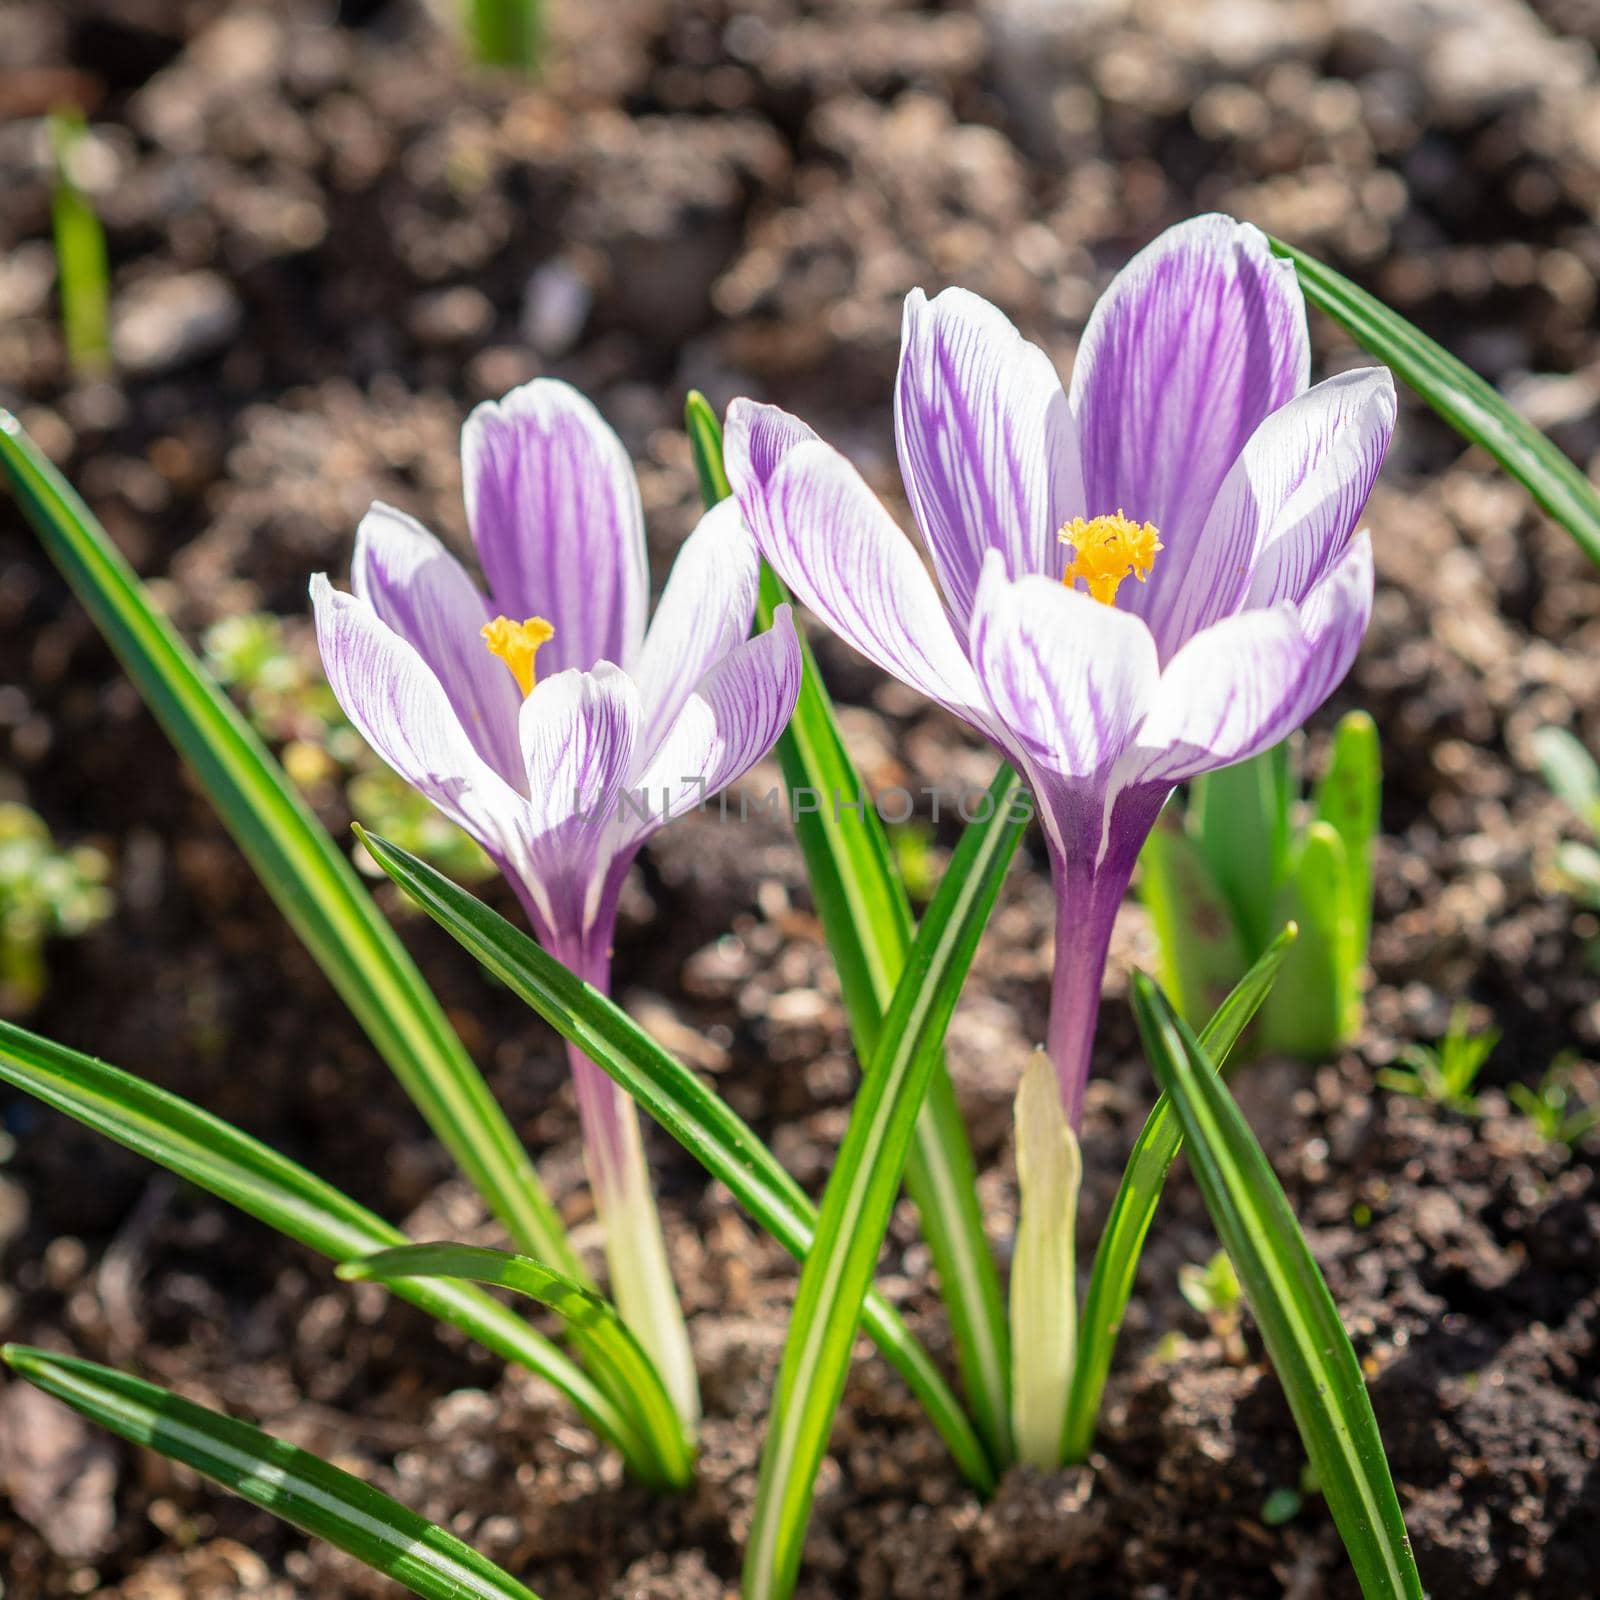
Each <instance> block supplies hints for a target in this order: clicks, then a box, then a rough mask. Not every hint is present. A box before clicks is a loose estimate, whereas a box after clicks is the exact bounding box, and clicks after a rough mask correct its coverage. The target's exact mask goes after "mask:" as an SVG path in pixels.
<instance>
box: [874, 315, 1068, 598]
mask: <svg viewBox="0 0 1600 1600" xmlns="http://www.w3.org/2000/svg"><path fill="white" fill-rule="evenodd" d="M895 440H896V443H897V445H898V447H899V452H900V471H901V474H902V475H903V477H904V478H905V485H906V495H907V497H908V498H909V500H910V501H911V509H912V511H913V513H914V514H915V516H916V519H917V526H918V527H919V528H921V530H922V537H923V539H924V541H925V542H926V543H927V546H928V549H929V551H930V552H931V553H932V556H933V565H934V571H935V572H936V573H937V574H938V578H939V582H940V585H941V586H942V587H943V589H944V594H945V599H946V601H947V602H948V604H949V607H950V610H951V612H952V613H953V614H954V616H955V618H956V620H957V623H958V625H959V626H961V627H962V628H963V629H965V627H966V626H967V624H968V621H969V619H970V617H971V613H972V605H973V601H974V599H975V598H976V595H977V590H978V579H979V575H980V573H981V572H982V570H983V563H984V554H985V552H986V551H989V550H998V551H999V552H1000V554H1001V556H1002V557H1003V558H1004V561H1005V571H1006V573H1007V575H1008V576H1010V577H1013V578H1020V577H1022V576H1023V575H1024V574H1025V573H1043V574H1046V575H1048V576H1053V577H1059V576H1060V572H1061V566H1062V561H1061V551H1060V547H1059V546H1058V544H1057V542H1056V533H1057V531H1058V530H1059V529H1060V527H1061V525H1062V523H1064V522H1066V521H1068V520H1069V519H1070V518H1072V517H1074V516H1077V515H1079V514H1080V513H1081V511H1082V509H1083V477H1082V473H1081V471H1080V469H1079V465H1078V441H1077V430H1076V428H1075V427H1074V425H1073V421H1072V415H1071V412H1070V410H1069V408H1068V406H1067V397H1066V393H1065V391H1064V390H1063V389H1062V387H1061V379H1060V378H1059V377H1058V376H1057V374H1056V370H1055V368H1054V367H1053V366H1052V365H1051V364H1050V358H1049V357H1048V356H1047V355H1045V353H1044V351H1042V350H1041V349H1039V348H1038V346H1036V345H1033V344H1030V343H1028V341H1027V340H1025V339H1024V338H1023V337H1022V335H1021V334H1019V333H1018V332H1017V330H1016V329H1015V328H1014V327H1013V326H1012V324H1011V322H1010V319H1009V318H1007V317H1006V316H1005V315H1004V314H1003V313H1002V312H1000V311H999V310H997V309H996V308H995V307H994V306H992V305H990V304H989V302H988V301H987V300H982V299H980V298H979V297H978V296H977V295H975V294H969V293H968V292H967V291H966V290H964V289H946V290H945V291H944V292H943V293H942V294H940V295H937V296H935V297H934V299H932V300H929V299H928V298H927V297H926V296H925V295H924V294H923V292H922V290H920V289H913V290H912V291H911V293H910V294H909V295H907V296H906V305H905V318H904V322H903V325H902V333H901V347H900V372H899V376H898V378H897V379H896V382H895Z"/></svg>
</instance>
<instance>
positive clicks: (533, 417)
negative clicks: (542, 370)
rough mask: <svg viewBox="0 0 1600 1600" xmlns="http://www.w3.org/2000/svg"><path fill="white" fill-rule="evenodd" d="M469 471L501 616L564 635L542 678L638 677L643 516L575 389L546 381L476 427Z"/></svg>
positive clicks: (604, 431)
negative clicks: (615, 672)
mask: <svg viewBox="0 0 1600 1600" xmlns="http://www.w3.org/2000/svg"><path fill="white" fill-rule="evenodd" d="M461 471H462V477H463V487H464V490H465V493H466V500H467V518H468V521H469V522H470V523H471V525H472V537H473V541H474V543H475V544H476V545H477V547H478V559H479V561H480V562H482V564H483V571H484V576H485V577H486V578H487V579H488V580H489V590H490V593H491V595H492V596H493V602H494V606H495V609H496V610H497V611H500V612H504V613H505V614H506V615H507V616H509V617H511V618H512V619H513V620H514V621H517V622H521V621H524V620H526V619H527V618H528V617H535V616H538V617H543V618H544V619H545V620H546V621H547V622H549V623H551V624H552V625H553V626H554V628H555V630H556V631H555V637H554V638H553V639H552V640H551V641H550V642H549V643H548V644H547V645H545V646H544V647H543V649H542V650H541V651H540V655H539V666H540V668H541V670H542V671H543V672H546V673H555V672H563V671H566V670H567V669H569V668H572V667H576V668H578V669H579V670H580V671H587V670H588V669H589V668H590V667H592V666H594V664H595V663H596V662H597V661H613V662H615V663H617V665H619V666H622V667H628V666H631V665H632V663H633V661H634V659H635V657H636V656H637V655H638V653H639V646H640V642H641V641H642V639H643V638H644V619H645V608H646V605H647V603H648V600H649V594H650V574H649V570H648V567H647V565H646V559H645V541H644V513H643V511H642V509H641V507H640V503H639V485H638V482H637V481H636V479H635V478H634V474H633V465H632V463H631V462H630V461H629V460H628V455H627V452H626V451H625V450H624V449H623V448H622V441H621V440H620V439H619V438H618V437H617V436H616V434H615V433H614V432H612V430H611V428H610V427H608V426H607V424H606V422H605V421H604V419H603V418H602V417H601V415H600V413H599V412H598V411H596V410H595V408H594V407H593V405H591V404H590V403H589V401H588V400H586V399H585V398H584V397H583V396H582V395H581V394H579V393H578V391H577V390H576V389H573V388H572V387H570V386H569V385H568V384H565V383H561V382H558V381H557V380H555V379H553V378H537V379H535V380H534V381H533V382H532V383H528V384H524V385H523V387H522V388H520V389H513V390H512V391H511V393H510V394H508V395H507V396H506V397H505V398H504V399H503V400H501V401H498V402H493V401H489V402H485V403H484V404H483V405H480V406H479V407H477V409H476V410H474V411H473V413H472V415H471V416H470V417H468V418H467V423H466V427H465V428H463V430H462V433H461Z"/></svg>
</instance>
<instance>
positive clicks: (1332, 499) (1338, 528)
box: [1244, 367, 1395, 606]
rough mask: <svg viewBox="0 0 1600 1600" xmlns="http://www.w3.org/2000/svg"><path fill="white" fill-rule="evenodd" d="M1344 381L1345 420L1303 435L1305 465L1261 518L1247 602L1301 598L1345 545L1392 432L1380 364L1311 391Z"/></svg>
mask: <svg viewBox="0 0 1600 1600" xmlns="http://www.w3.org/2000/svg"><path fill="white" fill-rule="evenodd" d="M1347 383H1348V393H1349V399H1350V400H1351V401H1352V402H1353V403H1352V404H1350V405H1349V407H1348V413H1349V414H1348V418H1347V421H1346V422H1345V423H1344V425H1342V426H1341V427H1340V428H1339V429H1338V431H1337V433H1336V434H1334V435H1333V436H1332V437H1331V438H1329V437H1328V436H1327V435H1321V436H1319V437H1314V438H1309V439H1306V440H1304V441H1303V448H1304V449H1305V453H1306V456H1307V461H1306V465H1305V469H1304V471H1303V473H1302V474H1301V476H1300V478H1299V481H1298V482H1295V483H1294V484H1293V488H1292V490H1291V492H1290V493H1289V494H1288V495H1286V496H1285V498H1284V500H1283V501H1282V503H1281V504H1280V505H1279V506H1278V508H1277V511H1276V514H1275V515H1274V516H1273V517H1272V519H1271V521H1270V522H1269V523H1268V524H1267V525H1266V528H1265V536H1264V538H1263V539H1262V543H1261V546H1260V548H1259V550H1258V552H1257V554H1256V558H1255V570H1254V572H1253V573H1252V574H1251V578H1250V588H1249V591H1248V593H1247V594H1246V596H1245V602H1244V603H1245V604H1246V605H1248V606H1265V605H1271V604H1272V603H1273V602H1274V601H1276V600H1301V599H1304V598H1305V596H1306V595H1308V594H1309V593H1310V592H1311V590H1312V588H1313V587H1314V586H1315V585H1316V584H1318V583H1319V582H1321V580H1322V578H1323V576H1324V574H1325V573H1327V572H1328V571H1329V570H1330V568H1331V567H1332V566H1333V564H1334V562H1335V561H1336V560H1337V559H1338V558H1339V556H1340V555H1341V554H1342V553H1343V551H1344V550H1345V548H1346V546H1347V544H1348V543H1349V540H1350V537H1351V535H1352V534H1353V532H1354V530H1355V526H1356V523H1357V522H1358V521H1359V520H1360V517H1361V513H1362V510H1363V509H1364V508H1365V506H1366V503H1367V496H1368V495H1370V494H1371V493H1372V485H1373V484H1374V482H1376V481H1377V476H1378V469H1379V468H1380V467H1381V466H1382V465H1383V458H1384V456H1385V455H1387V454H1388V450H1389V441H1390V439H1391V438H1393V436H1394V421H1395V393H1394V379H1393V378H1392V377H1391V376H1390V375H1389V372H1388V370H1387V369H1386V368H1383V367H1364V368H1362V369H1360V372H1359V374H1356V373H1347V374H1345V375H1344V377H1342V378H1330V379H1329V380H1328V381H1327V382H1326V383H1321V384H1318V385H1317V387H1316V388H1315V389H1313V390H1312V391H1311V393H1312V394H1317V393H1319V392H1321V391H1322V390H1325V389H1329V388H1331V387H1332V386H1333V385H1335V384H1338V385H1340V386H1341V388H1343V387H1344V386H1345V385H1346V384H1347ZM1308 398H1309V396H1308ZM1286 409H1287V408H1286Z"/></svg>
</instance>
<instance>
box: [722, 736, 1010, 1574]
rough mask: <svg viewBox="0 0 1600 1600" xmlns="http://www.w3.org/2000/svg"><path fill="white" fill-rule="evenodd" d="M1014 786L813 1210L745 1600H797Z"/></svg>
mask: <svg viewBox="0 0 1600 1600" xmlns="http://www.w3.org/2000/svg"><path fill="white" fill-rule="evenodd" d="M1019 788H1020V783H1019V780H1018V778H1017V775H1016V774H1015V773H1014V772H1013V771H1012V770H1011V768H1010V767H1008V766H1002V767H1001V769H1000V771H999V774H998V775H997V776H996V778H995V780H994V783H993V784H992V785H991V787H990V789H989V797H990V800H991V802H992V812H991V814H992V815H997V816H1000V817H1002V818H1003V819H1005V820H1004V821H1003V822H1002V823H1001V825H1000V826H998V827H993V826H991V827H985V826H982V825H979V824H974V825H973V826H971V827H969V828H968V829H967V830H966V832H965V834H964V835H963V836H962V839H961V843H960V845H959V846H958V848H957V850H956V853H955V855H954V856H953V857H952V858H951V861H950V865H949V867H948V868H947V869H946V871H945V875H944V879H943V881H942V882H941V883H940V885H939V889H938V892H937V893H936V894H935V895H934V898H933V902H932V904H930V905H929V907H928V911H927V915H926V916H924V917H923V919H922V926H921V927H920V928H919V929H918V930H917V937H916V940H915V941H914V943H913V944H912V947H911V953H910V956H909V958H908V960H907V961H906V965H905V968H904V970H903V971H902V974H901V977H900V981H899V983H898V985H897V986H896V988H895V993H894V998H893V1000H892V1001H891V1002H890V1005H889V1010H888V1014H887V1015H886V1016H885V1018H884V1022H883V1027H882V1030H881V1031H880V1033H879V1036H878V1037H879V1043H878V1049H877V1055H876V1058H875V1059H874V1060H873V1061H872V1063H871V1064H870V1066H869V1067H868V1068H867V1070H866V1072H865V1073H864V1074H863V1075H862V1080H861V1087H860V1088H859V1089H858V1090H857V1091H856V1099H855V1105H854V1106H853V1107H852V1109H851V1112H850V1123H849V1126H848V1127H847V1128H846V1130H845V1136H844V1142H843V1144H842V1145H841V1146H840V1148H839V1154H838V1157H837V1158H836V1160H835V1161H834V1165H833V1174H832V1176H831V1177H830V1178H829V1179H828V1186H827V1189H826V1191H825V1192H824V1194H823V1197H822V1212H821V1215H820V1217H819V1218H818V1222H817V1234H816V1242H815V1243H814V1244H813V1246H812V1248H811V1253H810V1254H809V1255H808V1256H807V1257H806V1260H805V1265H804V1267H803V1268H802V1270H801V1273H800V1288H799V1291H798V1293H797V1295H796V1298H795V1307H794V1314H793V1316H792V1317H791V1319H790V1323H789V1336H788V1339H787V1340H786V1342H785V1344H784V1352H783V1366H782V1368H781V1370H780V1371H779V1373H778V1384H777V1388H776V1390H775V1391H774V1394H773V1399H772V1410H771V1412H770V1414H769V1416H768V1419H767V1437H766V1443H765V1446H764V1448H763V1451H762V1457H761V1473H760V1478H759V1481H758V1484H757V1489H756V1507H755V1516H754V1520H753V1522H752V1524H751V1529H750V1540H749V1544H748V1546H747V1547H746V1551H745V1566H744V1597H745V1600H785V1597H787V1596H788V1595H789V1594H790V1593H791V1592H792V1591H793V1589H794V1585H795V1579H796V1577H797V1576H798V1573H799V1570H800V1552H801V1548H802V1547H803V1545H804V1544H805V1535H806V1524H807V1522H808V1521H809V1520H810V1515H811V1499H812V1492H813V1489H814V1487H815V1484H816V1477H817V1470H818V1468H819V1467H820V1466H821V1464H822V1457H823V1453H824V1452H825V1451H826V1449H827V1447H828V1435H829V1433H830V1432H831V1431H832V1428H833V1417H834V1413H835V1411H836V1410H837V1409H838V1406H839V1398H840V1396H841V1395H842V1394H843V1393H844V1385H845V1378H846V1376H847V1374H848V1372H849V1368H850V1347H851V1346H852V1345H853V1344H854V1343H855V1337H856V1327H857V1324H858V1323H859V1321H860V1319H861V1303H862V1300H863V1298H864V1297H865V1295H866V1292H867V1289H868V1287H869V1285H870V1284H871V1282H872V1273H873V1268H874V1266H875V1265H876V1263H877V1259H878V1253H879V1251H880V1250H881V1249H882V1247H883V1236H884V1233H885V1232H886V1231H887V1229H888V1226H889V1216H890V1213H891V1212H892V1211H893V1209H894V1202H895V1196H896V1195H897V1194H898V1193H899V1189H900V1179H901V1174H902V1173H903V1171H904V1170H905V1163H906V1158H907V1156H908V1155H909V1154H910V1151H911V1144H912V1139H913V1137H914V1134H915V1129H916V1123H917V1117H918V1115H919V1113H920V1112H921V1109H922V1100H923V1096H924V1094H925V1093H926V1092H927V1088H928V1085H929V1083H930V1081H931V1080H932V1077H933V1074H934V1071H935V1069H936V1068H937V1066H938V1064H939V1061H940V1059H941V1057H940V1050H941V1047H942V1045H943V1043H944V1034H945V1029H946V1027H947V1026H948V1025H949V1022H950V1015H951V1013H952V1012H953V1011H954V1010H955V1004H956V999H957V997H958V996H959V994H960V992H961V987H962V984H963V983H964V982H965V980H966V976H967V970H968V968H969V967H970V966H971V965H972V957H973V954H974V952H975V951H976V950H977V947H978V939H979V936H980V935H981V934H982V932H983V928H984V924H985V923H986V922H987V921H988V919H989V913H990V911H991V910H992V909H993V908H994V902H995V896H996V895H997V894H999V892H1000V882H1001V879H1002V878H1003V877H1004V876H1005V871H1006V868H1007V866H1008V865H1009V864H1010V861H1011V857H1012V855H1013V854H1014V852H1015V851H1016V847H1017V842H1018V840H1019V839H1020V838H1021V837H1022V829H1023V827H1024V825H1025V821H1026V813H1024V814H1023V815H1021V816H1013V815H1012V811H1013V807H1012V801H1013V799H1014V798H1015V796H1016V794H1017V792H1018V790H1019Z"/></svg>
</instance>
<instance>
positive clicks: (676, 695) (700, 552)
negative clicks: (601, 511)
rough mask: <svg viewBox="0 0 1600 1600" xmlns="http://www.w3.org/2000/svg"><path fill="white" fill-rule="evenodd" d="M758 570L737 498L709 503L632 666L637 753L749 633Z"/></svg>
mask: <svg viewBox="0 0 1600 1600" xmlns="http://www.w3.org/2000/svg"><path fill="white" fill-rule="evenodd" d="M759 573H760V555H759V552H758V551H757V550H756V545H755V540H753V539H752V538H751V537H750V535H749V533H748V531H747V530H746V529H745V526H744V522H743V519H742V518H741V517H740V515H739V506H738V503H737V502H736V501H734V500H724V501H723V502H722V503H721V504H720V505H717V506H713V507H712V508H711V510H709V511H708V512H706V514H705V515H704V516H703V517H702V518H701V519H700V522H699V525H698V526H697V527H696V528H695V530H694V532H693V533H691V534H690V535H689V537H688V538H687V539H686V540H685V541H684V544H683V548H682V549H681V550H680V551H679V552H678V558H677V560H676V561H674V562H673V564H672V571H671V572H670V573H669V574H668V576H667V586H666V589H665V590H664V591H663V593H662V596H661V599H660V602H659V603H658V604H657V606H656V613H655V616H654V617H652V618H651V621H650V631H649V632H648V633H647V634H645V636H644V648H643V649H642V650H641V651H640V652H639V663H638V666H637V667H636V668H635V669H634V673H633V676H634V679H635V681H636V682H637V683H638V685H639V692H640V695H641V696H642V697H643V701H644V729H643V732H642V733H641V735H640V739H639V751H640V754H641V755H642V756H643V757H645V758H648V757H649V756H650V754H651V753H653V752H654V751H655V749H656V748H657V746H659V745H660V743H661V741H662V739H663V738H664V737H665V736H666V733H667V730H668V729H669V728H670V727H671V726H672V724H673V722H674V721H675V720H676V719H677V716H678V713H679V712H680V711H681V710H682V709H683V705H684V702H685V701H686V700H687V699H688V698H689V695H690V694H691V693H692V692H693V690H694V687H695V685H696V684H697V683H699V682H700V680H701V679H702V678H703V677H705V675H706V673H707V672H708V671H710V670H711V668H712V666H713V665H714V664H715V663H716V662H718V661H720V660H721V659H722V658H723V657H724V656H725V655H727V654H728V652H729V651H731V650H733V649H735V648H736V647H737V646H738V645H739V644H740V643H741V642H742V641H743V640H744V639H746V638H747V637H748V636H749V633H750V623H751V619H752V618H753V617H754V616H755V610H756V583H757V579H758V576H759Z"/></svg>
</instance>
